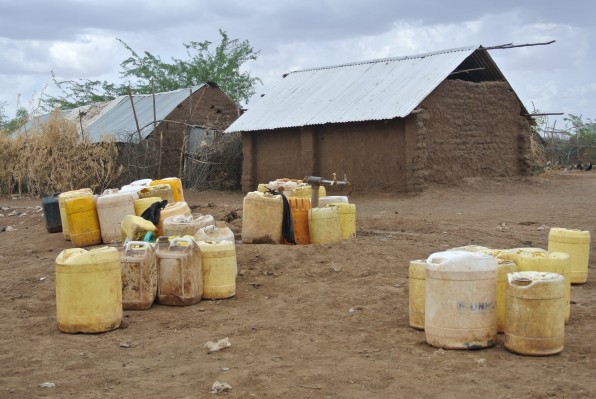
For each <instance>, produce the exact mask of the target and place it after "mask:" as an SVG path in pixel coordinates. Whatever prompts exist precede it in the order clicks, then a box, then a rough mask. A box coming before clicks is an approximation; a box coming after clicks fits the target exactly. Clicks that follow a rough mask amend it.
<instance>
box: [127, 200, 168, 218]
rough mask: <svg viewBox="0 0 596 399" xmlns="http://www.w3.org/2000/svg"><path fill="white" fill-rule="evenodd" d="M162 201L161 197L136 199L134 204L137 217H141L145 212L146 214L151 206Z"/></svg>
mask: <svg viewBox="0 0 596 399" xmlns="http://www.w3.org/2000/svg"><path fill="white" fill-rule="evenodd" d="M161 201H162V199H161V198H160V197H145V198H139V199H136V200H135V203H134V206H135V215H137V216H141V215H142V214H143V212H145V209H147V208H149V207H150V206H151V204H153V203H155V202H161Z"/></svg>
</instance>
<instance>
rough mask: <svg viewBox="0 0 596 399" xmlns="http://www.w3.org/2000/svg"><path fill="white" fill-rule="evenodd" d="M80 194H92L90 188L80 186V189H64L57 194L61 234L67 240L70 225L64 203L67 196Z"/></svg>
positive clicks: (68, 239)
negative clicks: (64, 190)
mask: <svg viewBox="0 0 596 399" xmlns="http://www.w3.org/2000/svg"><path fill="white" fill-rule="evenodd" d="M81 195H93V191H91V189H90V188H82V189H80V190H73V191H66V192H64V193H62V194H60V195H58V209H59V211H60V221H61V222H62V235H63V236H64V239H65V240H67V241H70V227H69V226H68V219H67V217H66V208H65V206H64V204H65V201H66V199H67V198H73V197H79V196H81Z"/></svg>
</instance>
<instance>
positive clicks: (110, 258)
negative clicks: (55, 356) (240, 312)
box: [56, 236, 237, 332]
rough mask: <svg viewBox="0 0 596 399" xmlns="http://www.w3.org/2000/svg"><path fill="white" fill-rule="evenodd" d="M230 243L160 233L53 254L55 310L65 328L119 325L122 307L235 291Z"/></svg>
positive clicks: (187, 302)
mask: <svg viewBox="0 0 596 399" xmlns="http://www.w3.org/2000/svg"><path fill="white" fill-rule="evenodd" d="M236 275H237V264H236V250H235V245H234V242H231V241H226V240H224V241H220V242H203V241H201V242H199V243H197V242H196V241H195V240H194V239H193V238H192V237H176V238H172V239H171V240H170V239H168V237H165V236H164V237H159V238H158V240H157V242H156V243H155V244H151V243H148V242H145V241H130V242H128V243H126V245H125V246H124V247H121V248H120V249H118V248H115V247H103V248H98V249H94V250H90V251H86V250H84V249H80V248H73V249H67V250H64V251H63V252H62V253H61V254H60V255H59V256H58V258H57V259H56V312H57V322H58V328H59V329H60V330H61V331H64V332H102V331H109V330H112V329H114V328H118V326H119V325H120V322H121V320H122V310H145V309H148V308H150V307H151V305H152V304H153V302H157V303H159V304H162V305H172V306H187V305H193V304H196V303H198V302H199V301H201V299H203V298H205V299H224V298H230V297H233V296H234V295H235V294H236Z"/></svg>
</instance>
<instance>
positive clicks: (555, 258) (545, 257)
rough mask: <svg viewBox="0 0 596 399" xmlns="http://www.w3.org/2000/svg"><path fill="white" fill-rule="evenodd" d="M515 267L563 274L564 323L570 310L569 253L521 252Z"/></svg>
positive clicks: (522, 269) (522, 270) (567, 319)
mask: <svg viewBox="0 0 596 399" xmlns="http://www.w3.org/2000/svg"><path fill="white" fill-rule="evenodd" d="M517 269H518V270H519V271H520V272H529V271H535V272H547V273H557V274H560V275H561V276H563V278H564V279H565V323H567V322H568V321H569V314H570V311H571V308H570V301H571V278H570V275H571V263H570V257H569V255H568V254H567V253H565V252H548V251H535V252H522V253H521V254H520V255H519V263H518V265H517Z"/></svg>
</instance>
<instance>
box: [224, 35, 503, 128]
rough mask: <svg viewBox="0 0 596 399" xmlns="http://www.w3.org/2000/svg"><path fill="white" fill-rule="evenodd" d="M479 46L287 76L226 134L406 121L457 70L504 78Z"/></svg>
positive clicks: (365, 62)
mask: <svg viewBox="0 0 596 399" xmlns="http://www.w3.org/2000/svg"><path fill="white" fill-rule="evenodd" d="M479 48H481V46H479V45H475V46H468V47H461V48H455V49H449V50H443V51H436V52H432V53H425V54H418V55H412V56H406V57H396V58H386V59H378V60H371V61H363V62H357V63H352V64H344V65H335V66H328V67H321V68H311V69H304V70H300V71H294V72H290V73H288V74H286V75H284V79H283V80H281V81H280V82H279V83H278V84H277V85H276V86H274V87H272V89H271V91H270V92H269V93H267V94H266V95H265V96H264V97H262V98H261V99H260V100H259V101H258V102H256V103H255V104H254V105H253V106H252V107H251V108H250V109H249V110H248V111H247V112H246V113H244V115H242V116H241V117H240V118H238V119H237V120H236V121H235V122H234V123H233V124H232V125H231V126H230V127H228V129H227V130H226V132H228V133H231V132H239V131H255V130H269V129H279V128H288V127H297V126H308V125H319V124H325V123H342V122H359V121H369V120H384V119H393V118H398V117H405V116H407V115H409V114H410V113H411V112H412V111H413V110H414V109H415V108H416V107H417V106H418V105H419V104H420V103H421V102H422V100H424V98H426V96H428V95H429V94H430V93H431V92H432V91H433V90H434V89H435V88H436V87H437V86H438V85H439V84H440V83H441V82H442V81H443V80H445V79H446V78H448V77H449V75H450V74H451V73H452V72H453V71H454V70H456V68H457V69H458V70H461V69H466V68H468V67H469V68H473V67H476V68H478V67H482V68H483V69H481V70H477V71H474V72H473V74H474V76H476V77H478V78H479V79H481V80H505V78H504V76H503V75H502V73H501V71H500V70H499V69H498V68H497V66H496V64H495V63H494V61H492V58H491V57H490V55H489V54H488V53H487V52H486V51H484V50H482V51H477V50H478V49H479ZM465 62H467V64H466V63H465ZM466 65H467V66H466ZM458 67H459V68H458Z"/></svg>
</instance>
